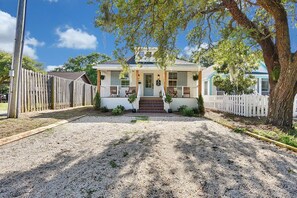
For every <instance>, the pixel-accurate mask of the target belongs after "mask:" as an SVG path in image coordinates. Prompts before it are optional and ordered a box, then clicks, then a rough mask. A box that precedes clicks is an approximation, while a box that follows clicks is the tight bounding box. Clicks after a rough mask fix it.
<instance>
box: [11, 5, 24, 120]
mask: <svg viewBox="0 0 297 198" xmlns="http://www.w3.org/2000/svg"><path fill="white" fill-rule="evenodd" d="M26 7H27V0H19V2H18V13H17V23H16V33H15V43H14V53H13V59H12V65H11V70H10V72H9V75H10V86H9V106H8V114H7V117H8V118H18V117H19V113H20V98H21V93H20V91H21V89H20V87H21V77H22V57H23V47H24V34H25V20H26Z"/></svg>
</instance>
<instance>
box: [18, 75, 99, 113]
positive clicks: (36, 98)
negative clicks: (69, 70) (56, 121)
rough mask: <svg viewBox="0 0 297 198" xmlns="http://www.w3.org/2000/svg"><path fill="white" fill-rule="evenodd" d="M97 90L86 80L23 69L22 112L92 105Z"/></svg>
mask: <svg viewBox="0 0 297 198" xmlns="http://www.w3.org/2000/svg"><path fill="white" fill-rule="evenodd" d="M96 91H97V88H96V86H94V85H90V84H86V83H84V82H78V81H73V80H69V79H64V78H60V77H56V76H51V75H47V74H42V73H38V72H33V71H29V70H26V69H22V84H21V101H20V104H21V112H30V111H43V110H47V109H63V108H68V107H76V106H86V105H92V104H93V99H94V97H95V94H96Z"/></svg>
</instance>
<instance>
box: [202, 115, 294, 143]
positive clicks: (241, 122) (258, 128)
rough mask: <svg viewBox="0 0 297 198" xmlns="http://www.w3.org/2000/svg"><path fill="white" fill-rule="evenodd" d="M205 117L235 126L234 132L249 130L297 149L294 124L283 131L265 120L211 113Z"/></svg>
mask: <svg viewBox="0 0 297 198" xmlns="http://www.w3.org/2000/svg"><path fill="white" fill-rule="evenodd" d="M205 117H207V118H210V119H213V120H216V121H218V122H219V123H223V124H228V125H232V126H235V127H236V129H235V132H242V131H244V130H249V131H251V132H253V133H255V134H258V135H261V136H264V137H266V138H269V139H272V140H276V141H279V142H282V143H284V144H287V145H290V146H294V147H297V123H294V128H293V129H290V130H286V131H284V130H283V129H280V128H277V127H275V126H272V125H267V124H265V118H257V117H252V118H247V117H242V116H237V115H233V114H228V113H221V112H213V111H207V112H206V114H205Z"/></svg>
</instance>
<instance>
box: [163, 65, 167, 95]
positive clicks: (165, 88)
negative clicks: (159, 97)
mask: <svg viewBox="0 0 297 198" xmlns="http://www.w3.org/2000/svg"><path fill="white" fill-rule="evenodd" d="M163 87H164V91H165V93H167V71H166V70H164V82H163Z"/></svg>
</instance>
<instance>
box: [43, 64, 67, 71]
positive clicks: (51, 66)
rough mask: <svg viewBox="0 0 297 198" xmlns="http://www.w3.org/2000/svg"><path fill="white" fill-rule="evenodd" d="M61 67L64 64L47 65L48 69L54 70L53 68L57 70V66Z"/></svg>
mask: <svg viewBox="0 0 297 198" xmlns="http://www.w3.org/2000/svg"><path fill="white" fill-rule="evenodd" d="M61 67H63V65H48V66H47V67H46V71H53V70H55V69H56V68H61Z"/></svg>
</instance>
